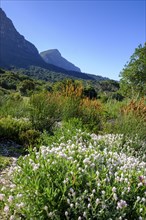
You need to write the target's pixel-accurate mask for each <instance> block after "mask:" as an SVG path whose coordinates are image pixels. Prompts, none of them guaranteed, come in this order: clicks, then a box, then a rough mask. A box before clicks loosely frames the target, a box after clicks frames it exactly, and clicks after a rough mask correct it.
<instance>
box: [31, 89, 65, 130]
mask: <svg viewBox="0 0 146 220" xmlns="http://www.w3.org/2000/svg"><path fill="white" fill-rule="evenodd" d="M60 119H61V109H60V100H59V97H58V96H57V95H55V94H51V93H40V94H35V95H33V96H31V98H30V120H31V122H32V125H33V127H34V128H35V129H36V130H40V131H43V130H48V131H51V130H52V128H53V126H54V123H55V122H57V121H60Z"/></svg>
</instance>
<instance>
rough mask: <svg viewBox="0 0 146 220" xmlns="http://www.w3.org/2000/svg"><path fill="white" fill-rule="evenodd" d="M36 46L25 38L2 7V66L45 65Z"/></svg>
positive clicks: (0, 10)
mask: <svg viewBox="0 0 146 220" xmlns="http://www.w3.org/2000/svg"><path fill="white" fill-rule="evenodd" d="M43 63H44V62H43V60H42V58H41V57H40V55H39V53H38V50H37V49H36V47H35V46H34V45H33V44H32V43H30V42H28V41H27V40H25V38H24V37H23V36H22V35H20V34H19V33H18V32H17V30H16V29H15V27H14V25H13V23H12V21H11V20H10V19H9V18H8V17H7V16H6V14H5V12H4V11H3V10H2V9H1V8H0V66H4V67H7V66H17V67H27V66H29V65H40V66H42V65H43Z"/></svg>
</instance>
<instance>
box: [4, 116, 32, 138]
mask: <svg viewBox="0 0 146 220" xmlns="http://www.w3.org/2000/svg"><path fill="white" fill-rule="evenodd" d="M31 127H32V125H31V122H29V121H27V120H25V119H17V118H12V117H10V116H7V117H4V118H0V138H8V139H11V140H15V141H16V142H19V141H20V139H19V138H20V134H21V132H23V131H27V130H28V129H31Z"/></svg>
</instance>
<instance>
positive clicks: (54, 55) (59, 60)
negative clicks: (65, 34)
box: [40, 49, 81, 72]
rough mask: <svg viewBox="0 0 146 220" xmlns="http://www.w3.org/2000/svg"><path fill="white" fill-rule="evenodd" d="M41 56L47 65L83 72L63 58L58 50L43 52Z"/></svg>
mask: <svg viewBox="0 0 146 220" xmlns="http://www.w3.org/2000/svg"><path fill="white" fill-rule="evenodd" d="M40 55H41V57H42V58H43V60H44V61H45V62H46V63H49V64H53V65H55V66H59V67H61V68H63V69H66V70H72V71H77V72H81V70H80V68H78V67H76V66H75V65H74V64H72V63H71V62H69V61H68V60H66V59H65V58H64V57H62V56H61V53H60V52H59V51H58V50H57V49H52V50H46V51H43V52H41V53H40Z"/></svg>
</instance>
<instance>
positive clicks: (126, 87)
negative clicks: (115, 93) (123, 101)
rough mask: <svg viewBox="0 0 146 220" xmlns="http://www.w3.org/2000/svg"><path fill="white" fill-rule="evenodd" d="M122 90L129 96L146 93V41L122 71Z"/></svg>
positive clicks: (136, 50)
mask: <svg viewBox="0 0 146 220" xmlns="http://www.w3.org/2000/svg"><path fill="white" fill-rule="evenodd" d="M120 77H121V80H120V90H121V92H122V94H123V95H126V96H129V97H141V96H144V95H146V43H145V44H144V46H143V47H142V45H139V46H138V48H136V49H135V52H134V53H133V55H132V56H131V57H130V61H129V62H128V63H127V64H126V65H125V67H124V68H123V70H122V72H121V73H120Z"/></svg>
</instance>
